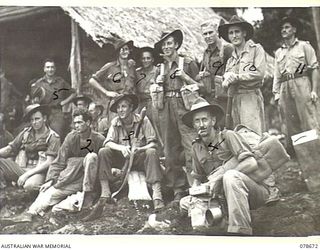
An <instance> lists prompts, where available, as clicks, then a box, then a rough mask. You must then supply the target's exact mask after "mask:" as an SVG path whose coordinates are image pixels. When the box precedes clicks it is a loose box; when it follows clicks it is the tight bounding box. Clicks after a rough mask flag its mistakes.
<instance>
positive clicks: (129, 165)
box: [111, 107, 147, 198]
mask: <svg viewBox="0 0 320 250" xmlns="http://www.w3.org/2000/svg"><path fill="white" fill-rule="evenodd" d="M146 111H147V109H146V107H143V108H142V110H141V112H140V118H141V119H140V121H139V124H138V127H137V129H136V131H135V133H134V137H133V143H132V146H131V151H132V153H131V154H130V158H129V159H126V162H125V164H124V167H123V168H122V169H123V172H124V174H125V175H124V178H123V180H122V183H121V186H120V188H119V189H118V190H117V191H115V192H114V193H113V194H112V195H111V198H114V197H115V196H117V195H118V194H119V193H120V192H121V190H122V189H123V187H124V186H125V184H126V182H127V179H128V176H129V173H130V171H131V168H132V165H133V159H134V156H135V154H134V153H133V148H134V147H135V142H136V141H137V139H138V136H139V134H140V130H141V126H142V123H143V120H144V117H145V116H146Z"/></svg>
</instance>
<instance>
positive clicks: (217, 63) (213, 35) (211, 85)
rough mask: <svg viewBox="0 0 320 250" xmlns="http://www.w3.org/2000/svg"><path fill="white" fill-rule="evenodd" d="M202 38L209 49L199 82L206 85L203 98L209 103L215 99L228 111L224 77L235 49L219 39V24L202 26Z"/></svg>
mask: <svg viewBox="0 0 320 250" xmlns="http://www.w3.org/2000/svg"><path fill="white" fill-rule="evenodd" d="M201 31H202V36H203V38H204V40H205V42H206V43H207V45H208V47H207V49H206V50H205V51H204V53H203V59H202V63H201V66H200V72H199V75H198V76H197V80H200V81H201V80H202V81H203V84H204V85H207V86H203V87H204V93H203V96H204V97H205V98H206V100H208V101H209V102H212V101H213V100H214V99H216V101H217V102H218V103H219V104H220V105H221V106H222V107H223V108H224V109H225V110H226V107H227V98H226V97H227V95H226V94H224V93H223V92H222V87H221V84H222V76H223V74H224V72H225V68H226V64H227V60H228V59H229V58H230V56H231V54H232V51H233V47H232V45H231V44H229V43H226V42H224V41H223V40H222V39H220V38H219V37H218V32H217V24H215V23H213V21H211V20H208V21H206V22H204V23H203V24H201ZM219 87H220V88H219Z"/></svg>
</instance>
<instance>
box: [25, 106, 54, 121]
mask: <svg viewBox="0 0 320 250" xmlns="http://www.w3.org/2000/svg"><path fill="white" fill-rule="evenodd" d="M37 111H40V112H41V114H43V115H49V107H48V105H40V104H39V103H35V104H31V105H28V106H27V107H26V108H25V110H24V115H23V118H22V119H23V121H25V122H27V121H28V120H29V119H30V117H31V115H33V114H34V113H36V112H37Z"/></svg>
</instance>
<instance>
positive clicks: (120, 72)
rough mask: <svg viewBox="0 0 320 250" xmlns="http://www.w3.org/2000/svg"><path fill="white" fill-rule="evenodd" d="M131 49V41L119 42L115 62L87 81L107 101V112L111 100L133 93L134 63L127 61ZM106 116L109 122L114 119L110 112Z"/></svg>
mask: <svg viewBox="0 0 320 250" xmlns="http://www.w3.org/2000/svg"><path fill="white" fill-rule="evenodd" d="M133 48H134V46H133V41H131V40H130V41H120V42H119V44H117V46H116V47H115V54H116V55H117V60H116V61H113V62H108V63H107V64H105V65H104V66H103V67H102V68H101V69H99V70H98V71H97V72H96V73H95V74H93V75H92V77H91V78H90V80H89V84H90V85H92V86H93V87H94V88H95V89H97V90H98V91H99V92H101V93H102V94H103V95H104V96H106V97H107V98H108V99H109V101H108V102H106V104H105V106H104V108H105V110H107V111H109V103H110V101H111V99H112V98H115V97H117V96H119V95H120V94H123V93H135V82H136V71H135V66H134V63H132V60H129V56H130V54H131V53H132V51H133ZM107 115H108V120H109V122H111V120H112V119H113V118H114V117H115V114H113V113H111V112H108V114H107ZM109 125H110V124H109Z"/></svg>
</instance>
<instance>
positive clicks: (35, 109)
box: [0, 104, 61, 190]
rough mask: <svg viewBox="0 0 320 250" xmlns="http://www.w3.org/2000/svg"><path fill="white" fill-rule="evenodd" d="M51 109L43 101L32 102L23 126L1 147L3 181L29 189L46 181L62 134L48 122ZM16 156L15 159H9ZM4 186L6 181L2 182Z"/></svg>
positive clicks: (26, 112)
mask: <svg viewBox="0 0 320 250" xmlns="http://www.w3.org/2000/svg"><path fill="white" fill-rule="evenodd" d="M47 114H48V110H47V108H46V107H45V106H41V105H40V104H32V105H29V106H28V107H27V108H26V110H25V115H24V120H25V121H29V122H30V125H31V126H30V127H29V126H28V127H26V128H24V129H23V130H22V131H21V132H20V133H19V134H18V135H17V137H16V138H15V139H14V140H13V141H12V142H10V143H9V144H8V145H7V146H5V147H3V148H1V149H0V176H2V178H1V179H2V182H3V181H7V182H8V181H10V182H11V181H14V182H17V183H18V185H19V186H21V187H23V188H25V189H26V190H38V189H39V188H40V186H41V185H42V184H43V183H44V180H45V176H46V172H47V169H48V168H49V166H50V164H51V163H52V161H53V160H54V158H55V157H56V156H57V153H58V150H59V148H60V145H61V144H60V137H59V135H58V134H57V133H56V132H55V131H53V130H52V129H51V128H50V127H49V126H47V125H46V122H47ZM10 157H16V161H13V160H12V159H10ZM1 185H2V186H5V183H1Z"/></svg>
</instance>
